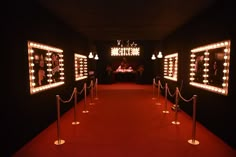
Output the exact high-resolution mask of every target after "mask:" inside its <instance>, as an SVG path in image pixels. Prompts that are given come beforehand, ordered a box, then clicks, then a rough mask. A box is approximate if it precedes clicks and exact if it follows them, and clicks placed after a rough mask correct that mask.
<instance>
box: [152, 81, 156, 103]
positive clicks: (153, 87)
mask: <svg viewBox="0 0 236 157" xmlns="http://www.w3.org/2000/svg"><path fill="white" fill-rule="evenodd" d="M154 91H155V78H153V80H152V99H153V100H155V99H156V98H155V92H154Z"/></svg>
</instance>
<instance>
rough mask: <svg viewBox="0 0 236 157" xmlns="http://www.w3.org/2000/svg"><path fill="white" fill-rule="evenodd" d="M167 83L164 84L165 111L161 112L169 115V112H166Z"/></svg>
mask: <svg viewBox="0 0 236 157" xmlns="http://www.w3.org/2000/svg"><path fill="white" fill-rule="evenodd" d="M167 88H168V86H167V83H166V84H165V109H164V110H163V111H162V112H163V113H169V111H168V110H167V90H168V89H167Z"/></svg>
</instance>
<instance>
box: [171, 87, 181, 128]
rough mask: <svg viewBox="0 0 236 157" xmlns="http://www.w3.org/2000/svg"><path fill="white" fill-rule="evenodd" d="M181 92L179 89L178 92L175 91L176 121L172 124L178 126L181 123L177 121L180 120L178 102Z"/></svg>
mask: <svg viewBox="0 0 236 157" xmlns="http://www.w3.org/2000/svg"><path fill="white" fill-rule="evenodd" d="M178 96H179V90H178V87H176V90H175V105H176V109H175V120H174V121H172V124H176V125H179V124H180V122H179V121H178V120H177V119H178V118H177V117H178V109H177V106H178V103H179V102H178V101H179V97H178Z"/></svg>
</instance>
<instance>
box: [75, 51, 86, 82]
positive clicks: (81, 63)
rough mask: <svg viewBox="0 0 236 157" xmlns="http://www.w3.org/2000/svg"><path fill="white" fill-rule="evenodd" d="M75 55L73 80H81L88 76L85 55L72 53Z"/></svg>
mask: <svg viewBox="0 0 236 157" xmlns="http://www.w3.org/2000/svg"><path fill="white" fill-rule="evenodd" d="M74 56H75V80H76V81H78V80H83V79H86V78H87V77H88V76H87V75H88V68H87V63H88V62H87V57H86V56H84V55H80V54H76V53H75V54H74Z"/></svg>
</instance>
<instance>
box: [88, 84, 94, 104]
mask: <svg viewBox="0 0 236 157" xmlns="http://www.w3.org/2000/svg"><path fill="white" fill-rule="evenodd" d="M90 92H91V93H90V96H91V97H90V103H89V104H90V105H94V102H93V94H94V93H93V92H94V85H93V80H91V90H90Z"/></svg>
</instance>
